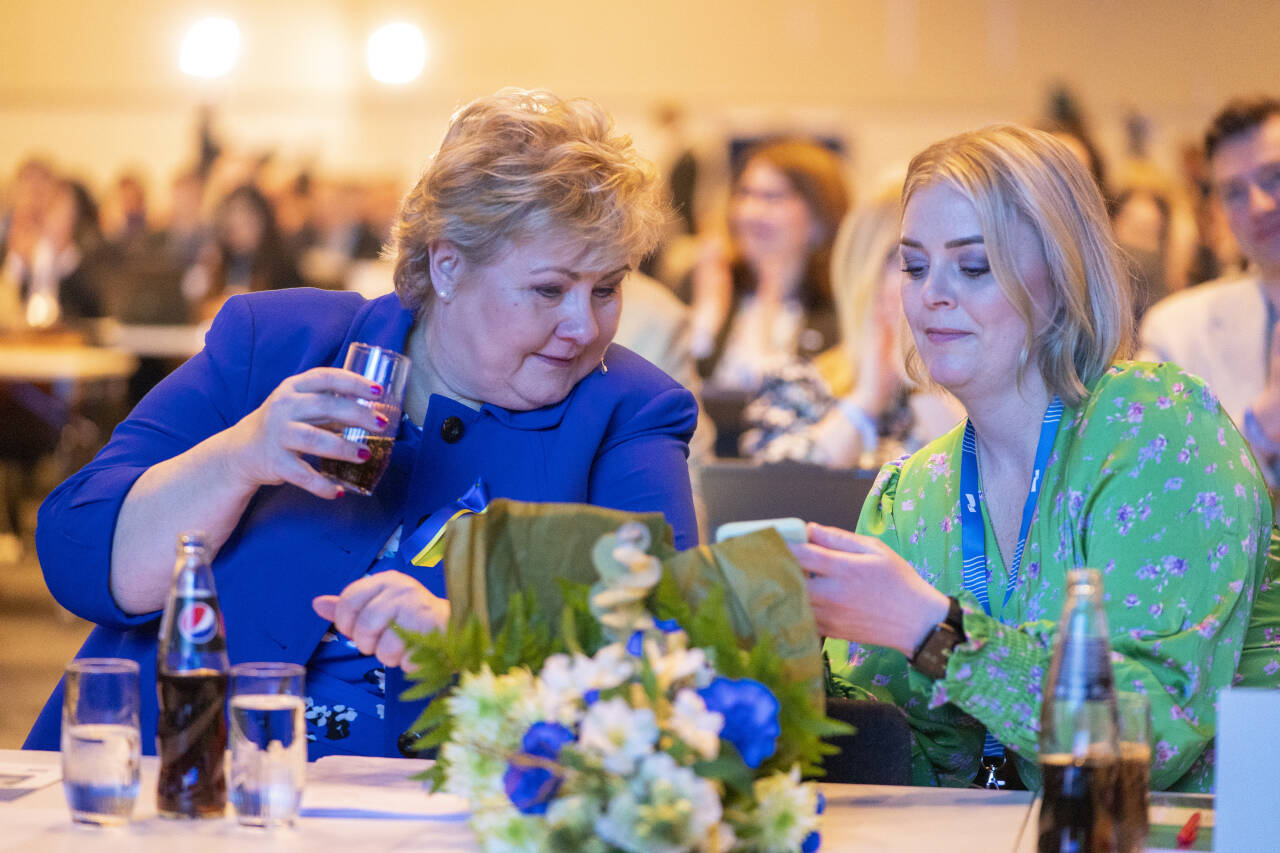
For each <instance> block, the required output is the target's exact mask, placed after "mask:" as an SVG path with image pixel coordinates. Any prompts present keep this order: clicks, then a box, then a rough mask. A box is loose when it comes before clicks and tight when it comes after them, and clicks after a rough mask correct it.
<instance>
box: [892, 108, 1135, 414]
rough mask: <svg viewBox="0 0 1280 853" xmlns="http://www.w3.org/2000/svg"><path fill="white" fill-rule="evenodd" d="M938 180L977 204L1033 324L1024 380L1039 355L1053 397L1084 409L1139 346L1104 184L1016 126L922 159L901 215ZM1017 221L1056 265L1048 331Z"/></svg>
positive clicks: (948, 144) (962, 138)
mask: <svg viewBox="0 0 1280 853" xmlns="http://www.w3.org/2000/svg"><path fill="white" fill-rule="evenodd" d="M939 182H942V183H946V184H947V185H948V186H950V187H952V188H954V189H955V190H957V191H958V192H960V193H961V194H962V195H963V196H965V197H966V198H967V199H968V200H969V201H970V202H971V203H972V204H973V207H974V210H975V211H976V212H977V215H978V223H979V225H980V226H981V228H982V236H983V239H984V240H985V242H986V248H987V257H988V258H989V260H990V263H991V270H992V272H993V273H994V275H995V278H996V283H997V284H998V285H999V286H1000V289H1001V290H1002V291H1003V292H1004V294H1005V297H1006V298H1007V299H1008V300H1009V301H1010V303H1012V304H1013V306H1014V308H1015V309H1016V310H1017V311H1018V313H1019V314H1021V315H1022V318H1023V320H1024V321H1025V322H1026V325H1027V337H1026V341H1025V343H1024V345H1023V349H1022V358H1021V362H1020V366H1019V380H1021V378H1022V376H1023V371H1024V370H1025V368H1026V365H1027V363H1028V362H1029V361H1030V359H1031V358H1033V357H1034V358H1035V359H1036V363H1037V365H1038V367H1039V369H1040V374H1041V376H1042V377H1043V379H1044V381H1045V384H1046V385H1047V387H1048V388H1049V390H1050V391H1051V392H1052V393H1054V394H1057V395H1058V396H1059V397H1061V398H1062V399H1063V401H1064V402H1065V403H1067V404H1068V405H1074V404H1076V403H1079V402H1080V401H1081V400H1082V399H1083V398H1084V397H1085V395H1086V393H1087V392H1086V386H1087V385H1089V384H1090V383H1091V382H1093V381H1094V380H1095V379H1097V378H1098V377H1099V376H1101V375H1102V374H1103V372H1105V371H1106V370H1107V368H1108V367H1110V366H1111V364H1112V363H1114V362H1115V360H1116V359H1117V358H1122V357H1125V356H1127V355H1129V354H1130V352H1131V351H1132V347H1133V311H1132V307H1131V303H1130V300H1129V293H1128V289H1129V286H1128V277H1127V276H1126V275H1125V274H1124V269H1125V267H1124V262H1123V256H1122V255H1121V254H1120V250H1119V247H1118V246H1117V245H1116V243H1115V240H1114V238H1113V237H1112V236H1111V225H1110V220H1109V219H1108V217H1107V211H1106V206H1105V204H1104V202H1103V199H1102V194H1101V193H1100V192H1099V191H1098V187H1097V184H1095V183H1094V181H1093V178H1092V177H1091V176H1090V175H1089V173H1088V172H1087V171H1086V170H1085V168H1084V166H1083V165H1081V163H1080V161H1079V160H1078V159H1077V158H1076V157H1075V155H1073V154H1072V153H1071V151H1070V149H1068V148H1067V147H1066V146H1065V145H1063V144H1062V143H1061V142H1059V141H1058V140H1057V139H1054V138H1053V136H1051V135H1050V134H1048V133H1045V132H1043V131H1038V130H1031V129H1028V128H1025V127H1019V126H1017V125H1011V124H1005V125H993V126H991V127H987V128H983V129H982V130H976V131H972V132H969V133H962V134H960V135H959V136H953V137H951V138H950V139H944V140H943V141H941V142H937V143H934V144H933V145H931V146H929V147H928V148H926V149H925V150H924V151H922V152H920V153H919V154H917V155H916V156H915V158H914V159H912V161H911V165H910V166H909V167H908V169H907V180H906V183H905V185H904V186H903V189H902V207H903V209H904V210H905V209H906V207H907V204H908V203H909V202H910V200H911V196H912V195H913V194H914V193H915V192H916V191H917V190H919V189H921V188H922V187H926V186H930V185H934V184H937V183H939ZM1018 221H1022V222H1026V223H1027V224H1029V225H1030V226H1031V227H1032V228H1033V229H1034V230H1035V232H1036V235H1037V236H1038V237H1039V239H1040V244H1041V246H1042V248H1043V249H1044V256H1045V259H1046V261H1047V262H1048V267H1049V281H1050V289H1051V291H1052V304H1051V305H1047V306H1039V307H1040V309H1041V312H1040V313H1041V316H1043V315H1044V314H1047V315H1048V317H1049V321H1048V323H1047V324H1045V325H1041V324H1040V320H1039V319H1038V318H1037V316H1036V315H1037V312H1036V311H1035V310H1034V308H1035V306H1033V305H1032V304H1031V295H1030V291H1029V290H1028V289H1027V285H1026V283H1025V282H1024V281H1022V279H1021V278H1020V277H1019V276H1018V272H1017V264H1016V263H1015V259H1014V257H1013V254H1012V244H1013V240H1012V235H1013V228H1014V225H1015V224H1016V223H1017V222H1018Z"/></svg>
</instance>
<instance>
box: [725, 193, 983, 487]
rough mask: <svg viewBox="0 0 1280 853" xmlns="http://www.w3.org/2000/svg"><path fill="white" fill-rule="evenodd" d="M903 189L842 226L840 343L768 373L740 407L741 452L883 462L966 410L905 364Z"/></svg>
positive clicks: (834, 269)
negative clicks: (915, 378)
mask: <svg viewBox="0 0 1280 853" xmlns="http://www.w3.org/2000/svg"><path fill="white" fill-rule="evenodd" d="M901 193H902V181H901V179H899V180H897V181H894V182H893V183H891V184H890V185H888V186H886V187H885V188H884V190H883V191H882V192H880V193H879V194H878V195H877V196H876V197H875V198H874V199H873V200H872V201H871V202H870V203H868V204H866V205H863V206H861V207H859V208H858V209H856V210H854V211H853V212H852V213H851V214H849V216H848V217H847V218H846V219H845V221H844V224H842V225H841V226H840V231H839V233H838V234H837V236H836V239H835V245H834V247H833V249H832V259H831V280H832V283H833V285H834V287H833V294H832V295H833V297H834V299H835V308H836V316H837V318H838V319H839V329H840V343H839V344H837V345H836V346H834V347H832V348H831V349H828V350H827V351H825V352H823V353H821V354H819V355H818V356H816V357H815V358H814V359H813V360H812V361H811V362H804V361H800V360H797V361H795V362H793V363H791V364H788V365H787V366H786V367H784V368H782V369H781V370H778V371H774V372H771V373H770V374H769V375H767V376H766V377H765V379H764V381H763V384H762V386H761V393H760V395H759V396H758V397H756V399H754V400H752V401H751V403H749V404H748V405H747V408H746V411H745V413H744V420H745V421H746V423H747V425H748V429H747V430H746V432H744V433H743V436H742V442H741V444H742V448H741V449H742V452H743V454H744V455H747V456H752V457H754V458H756V459H758V460H760V461H764V462H777V461H781V460H794V461H799V462H812V463H816V464H819V465H828V466H831V467H837V468H850V467H864V468H866V467H879V466H880V464H882V463H883V462H886V461H888V460H889V459H891V458H893V457H895V456H897V455H900V454H901V453H902V452H903V451H914V450H917V449H919V448H920V447H921V446H922V445H924V444H925V443H926V442H928V441H931V440H933V439H934V438H937V437H938V436H939V435H941V434H942V433H944V432H946V431H947V430H948V429H950V428H951V427H952V426H954V425H955V424H956V423H958V422H959V420H960V418H962V417H963V416H964V412H963V410H962V409H961V408H960V406H959V404H958V403H957V402H956V400H955V398H954V397H952V396H951V395H950V394H947V393H946V392H945V391H943V390H941V389H939V388H929V389H921V388H919V387H918V386H916V384H915V383H914V382H912V381H911V380H910V379H909V378H908V376H907V372H906V367H905V365H904V363H903V349H902V330H903V319H902V293H901V290H902V262H901V260H900V258H899V256H898V225H899V222H900V220H901V215H902V214H901V206H900V203H899V196H900V195H901Z"/></svg>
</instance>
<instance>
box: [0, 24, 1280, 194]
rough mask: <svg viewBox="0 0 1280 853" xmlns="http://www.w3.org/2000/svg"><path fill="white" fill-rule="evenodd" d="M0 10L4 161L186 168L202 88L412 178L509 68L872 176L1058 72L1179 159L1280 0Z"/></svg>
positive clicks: (1243, 69) (1031, 103) (1032, 102)
mask: <svg viewBox="0 0 1280 853" xmlns="http://www.w3.org/2000/svg"><path fill="white" fill-rule="evenodd" d="M210 12H217V13H220V14H229V15H232V16H233V17H235V18H237V19H238V20H239V22H240V26H241V30H242V34H243V45H242V58H241V62H240V65H239V66H238V67H237V68H236V70H235V71H233V72H232V74H231V75H230V76H229V77H228V78H226V79H224V80H222V81H220V82H218V83H216V84H212V85H211V84H207V83H200V82H198V81H195V80H191V79H189V78H184V77H183V76H182V75H181V74H180V73H179V72H178V71H177V68H176V55H177V45H178V42H179V40H180V38H181V35H182V32H183V30H184V28H185V26H187V25H188V24H189V23H190V22H191V21H193V20H195V19H196V18H197V17H199V16H201V15H203V14H206V13H210ZM392 18H402V19H407V20H411V21H414V22H415V23H417V24H419V25H420V26H421V27H422V28H423V29H424V30H425V31H426V32H427V35H428V39H429V41H430V43H431V46H432V52H433V56H432V58H431V60H430V61H429V65H428V69H427V73H426V74H425V75H424V77H423V78H421V79H420V80H418V81H417V82H415V83H413V84H410V85H409V86H407V87H404V88H402V89H390V88H388V87H384V86H381V85H379V84H377V83H375V82H373V81H372V80H370V79H369V77H368V75H367V74H366V73H365V71H364V67H363V63H364V58H363V54H364V39H365V37H366V36H367V34H368V32H369V31H370V30H371V29H372V28H373V27H374V26H375V25H376V24H378V23H381V22H383V21H385V20H389V19H392ZM0 21H2V22H3V23H2V25H0V174H7V173H8V172H9V171H10V170H11V169H12V166H13V165H14V164H15V163H16V162H17V161H18V159H19V158H20V157H21V156H23V155H24V154H25V153H27V152H29V151H33V150H36V151H43V152H47V153H48V154H50V155H52V156H54V157H55V158H56V159H57V160H58V161H59V162H61V163H64V164H66V165H67V166H68V167H70V168H73V169H75V170H77V171H80V172H81V173H84V174H86V175H88V176H89V177H91V178H94V179H98V180H102V179H105V178H106V177H107V176H109V175H110V174H112V173H113V172H114V171H115V170H116V168H117V167H119V166H121V165H124V164H139V165H141V166H142V167H143V168H144V169H145V170H146V171H148V172H149V173H150V174H151V175H152V176H153V177H161V176H164V175H167V174H168V173H169V172H171V171H172V170H173V169H175V168H176V167H177V166H178V165H180V164H181V163H182V162H183V160H185V159H186V158H187V157H188V156H189V151H190V141H191V136H192V116H193V113H194V107H195V105H196V104H197V103H199V102H201V101H202V100H212V101H214V102H216V103H218V104H219V108H220V110H221V126H222V128H223V129H224V131H225V132H226V134H227V136H228V137H229V139H230V140H231V141H233V142H235V143H236V144H237V145H243V146H247V147H265V146H275V147H277V148H279V149H280V150H282V151H283V152H284V153H285V154H286V155H287V156H289V157H291V158H301V157H311V158H313V159H315V160H317V161H319V162H320V163H321V164H322V165H324V166H327V167H330V168H333V169H338V170H343V171H355V172H374V171H377V172H391V173H394V174H399V175H405V176H407V175H410V174H412V173H413V172H414V171H416V169H417V168H418V167H419V166H420V165H421V163H422V162H423V160H424V159H425V157H426V156H427V155H428V154H429V153H430V151H431V149H432V148H433V146H434V145H435V143H436V141H437V140H438V138H439V134H440V132H441V129H442V127H443V122H444V120H445V117H446V116H447V114H448V112H449V110H450V109H451V108H452V106H454V105H455V104H456V103H457V102H458V101H460V100H463V99H466V98H470V97H473V96H475V95H477V94H481V93H484V92H488V91H492V90H493V89H496V88H498V87H499V86H502V85H507V84H517V85H525V86H547V87H550V88H553V89H555V90H557V91H560V92H562V93H574V94H587V95H591V96H594V97H597V98H599V99H601V100H602V101H603V102H604V103H605V104H606V106H608V107H610V108H611V109H612V110H613V111H614V112H615V114H617V116H618V118H619V121H620V123H621V124H622V125H623V126H624V127H626V128H627V129H629V130H631V131H632V132H633V133H635V135H636V136H637V138H638V140H639V141H640V142H641V143H642V144H643V145H646V146H648V147H650V148H652V149H653V150H654V153H655V154H657V153H658V152H657V148H658V141H657V139H656V138H655V137H654V136H653V133H652V131H651V130H650V129H649V127H648V125H647V119H648V114H649V109H650V107H651V105H652V104H653V103H654V102H655V101H656V100H658V99H660V98H671V97H679V98H681V99H682V100H684V101H685V102H686V103H688V104H689V105H690V107H691V109H692V111H693V113H694V115H695V116H696V117H697V122H696V124H695V128H694V129H695V130H696V131H697V132H698V133H700V134H702V135H710V134H712V133H716V132H720V131H722V130H725V129H735V128H737V129H742V128H751V127H764V126H778V125H781V124H784V123H787V122H798V123H800V124H803V125H805V126H808V127H813V128H817V129H823V130H835V131H839V132H844V133H845V134H847V135H848V136H849V137H850V138H851V140H852V141H853V142H854V144H855V147H856V150H857V152H858V155H859V156H858V160H857V171H858V173H859V175H860V177H861V178H862V179H863V180H866V179H867V178H868V176H870V175H872V174H874V173H876V172H877V171H879V170H880V169H881V168H883V166H884V165H885V164H886V163H888V162H890V161H892V160H895V159H899V158H902V157H905V156H906V155H908V154H909V153H910V152H911V150H912V149H914V148H917V147H919V146H920V145H921V144H923V143H924V142H927V141H928V140H929V139H931V138H933V137H936V136H938V135H941V134H944V133H947V132H951V131H952V130H955V129H958V128H961V127H964V126H969V125H973V124H978V123H984V122H987V121H991V120H996V119H1019V118H1027V117H1030V116H1032V115H1033V114H1035V113H1037V112H1038V110H1039V107H1040V105H1041V101H1042V92H1043V89H1044V87H1045V85H1046V84H1047V83H1048V82H1049V81H1052V80H1066V81H1069V82H1070V83H1071V84H1072V85H1073V86H1074V87H1075V89H1076V90H1077V92H1078V93H1079V95H1080V96H1081V99H1082V100H1083V101H1084V103H1085V104H1086V106H1087V107H1088V108H1089V109H1090V111H1091V112H1092V114H1093V116H1094V118H1095V120H1096V122H1097V125H1098V130H1099V132H1100V135H1101V136H1102V138H1103V142H1104V144H1106V146H1107V147H1108V148H1110V149H1112V150H1118V148H1119V145H1120V140H1121V125H1120V119H1121V117H1122V115H1123V113H1124V111H1125V110H1126V109H1127V108H1129V107H1131V106H1138V107H1141V108H1143V109H1145V110H1147V111H1148V112H1149V113H1150V114H1151V115H1152V117H1153V118H1154V119H1155V124H1156V127H1157V130H1158V131H1159V132H1160V133H1161V135H1160V137H1159V140H1160V142H1161V143H1162V144H1163V146H1164V148H1163V149H1162V150H1163V153H1164V155H1165V157H1166V159H1171V157H1170V153H1169V152H1171V151H1172V145H1173V143H1174V141H1175V140H1176V139H1177V138H1180V137H1183V136H1186V135H1188V134H1193V133H1195V132H1197V131H1198V130H1199V128H1200V126H1201V125H1202V124H1203V122H1204V120H1205V119H1206V118H1207V116H1208V115H1209V114H1210V112H1211V111H1212V110H1213V108H1214V107H1215V105H1217V104H1218V103H1219V102H1220V101H1221V100H1222V99H1223V98H1224V97H1226V96H1227V95H1229V94H1231V93H1233V92H1241V91H1256V90H1261V89H1266V88H1271V89H1272V90H1274V91H1280V73H1277V72H1278V71H1280V67H1278V66H1280V3H1276V2H1272V0H1256V2H1244V0H1232V2H1218V3H1212V2H1208V0H1058V2H1040V0H770V2H761V1H760V0H737V2H732V3H730V2H725V0H647V2H644V3H634V2H626V3H624V2H603V3H602V2H599V0H593V2H586V0H537V2H497V0H462V1H461V2H456V0H455V2H447V3H446V2H438V0H433V1H432V2H412V1H411V0H399V2H397V0H216V2H197V0H0Z"/></svg>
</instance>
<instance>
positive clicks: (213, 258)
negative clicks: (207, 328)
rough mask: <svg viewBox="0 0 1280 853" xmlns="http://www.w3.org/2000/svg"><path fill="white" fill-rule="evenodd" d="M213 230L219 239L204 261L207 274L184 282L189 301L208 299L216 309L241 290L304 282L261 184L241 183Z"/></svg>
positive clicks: (220, 210)
mask: <svg viewBox="0 0 1280 853" xmlns="http://www.w3.org/2000/svg"><path fill="white" fill-rule="evenodd" d="M214 232H215V239H216V244H215V245H213V246H210V247H209V248H208V249H207V250H206V251H205V253H204V257H203V258H202V260H201V266H202V267H203V272H204V274H203V275H198V276H188V277H187V278H186V280H184V282H183V287H184V288H185V289H186V290H185V292H184V295H185V296H186V297H187V299H188V301H191V302H199V301H201V300H208V301H209V302H210V303H211V307H212V308H213V309H215V310H216V308H217V307H218V306H220V305H221V304H222V302H223V301H225V300H226V298H227V297H228V296H232V295H234V294H237V293H249V292H256V291H260V290H280V289H282V288H285V287H298V286H300V285H301V284H302V279H301V278H300V277H299V275H298V270H297V268H296V267H295V266H294V263H293V259H292V258H290V257H289V254H288V252H287V251H286V249H285V245H284V241H283V240H282V239H281V237H280V231H279V229H278V228H277V227H276V217H275V212H274V210H273V209H272V207H271V202H270V201H268V200H267V197H266V196H265V195H263V194H262V191H261V190H259V189H258V188H257V187H255V186H253V185H251V184H242V185H241V186H238V187H236V188H235V189H234V190H232V191H231V192H230V193H228V195H227V197H226V198H225V199H223V200H222V204H221V205H220V206H219V207H218V211H217V214H216V217H215V222H214ZM210 313H212V312H210Z"/></svg>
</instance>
